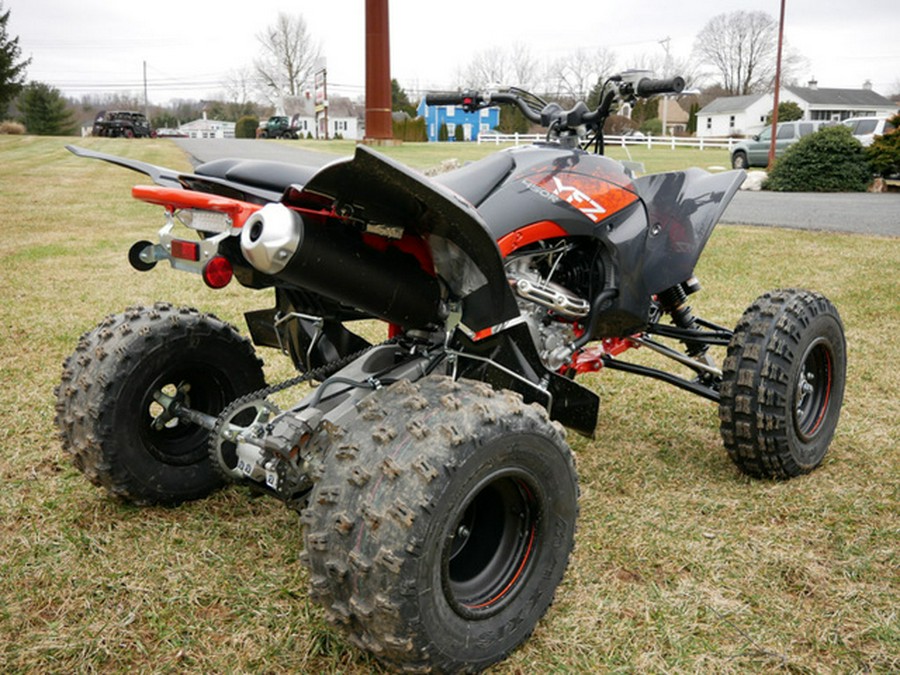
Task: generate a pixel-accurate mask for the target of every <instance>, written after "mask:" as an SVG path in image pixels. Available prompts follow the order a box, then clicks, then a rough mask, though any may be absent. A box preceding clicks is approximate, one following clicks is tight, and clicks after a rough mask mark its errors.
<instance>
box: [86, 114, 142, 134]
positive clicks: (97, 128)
mask: <svg viewBox="0 0 900 675" xmlns="http://www.w3.org/2000/svg"><path fill="white" fill-rule="evenodd" d="M91 134H92V135H93V136H110V137H117V136H124V137H125V138H150V137H151V136H153V135H154V133H153V129H152V128H151V127H150V122H149V121H148V120H147V117H146V116H145V115H144V113H141V112H135V111H132V110H101V111H100V112H99V113H97V117H95V118H94V127H93V129H92V131H91Z"/></svg>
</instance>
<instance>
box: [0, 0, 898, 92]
mask: <svg viewBox="0 0 900 675" xmlns="http://www.w3.org/2000/svg"><path fill="white" fill-rule="evenodd" d="M785 3H786V5H785V6H786V10H785V39H786V44H788V45H789V46H790V47H791V48H792V49H793V50H795V51H796V52H799V54H800V55H801V56H803V57H804V58H805V59H806V60H807V67H806V68H804V69H802V70H801V71H800V72H799V73H798V76H799V80H800V81H801V83H805V82H806V81H807V80H809V79H813V78H815V79H816V80H817V81H818V84H819V87H822V88H853V89H858V88H861V87H862V86H863V83H864V82H865V81H866V80H869V81H871V82H872V85H873V88H874V89H875V91H877V92H879V93H881V94H884V95H891V94H894V93H898V92H900V38H898V35H900V2H897V0H854V1H853V2H848V1H847V0H785ZM0 4H2V6H3V8H4V9H8V10H11V15H10V20H9V23H8V24H7V30H8V34H9V36H10V37H16V36H18V38H19V46H20V48H21V50H22V58H29V57H30V58H31V59H32V62H31V65H30V66H29V67H28V72H27V79H28V80H29V81H40V82H45V83H47V84H50V85H52V86H54V87H56V88H57V89H59V90H60V91H61V92H62V93H63V94H64V95H66V96H75V97H81V96H82V95H85V94H96V95H102V94H104V93H110V92H115V93H122V94H134V95H135V96H138V97H143V91H144V71H145V68H146V82H147V94H148V98H149V102H150V103H151V104H166V103H168V102H169V101H171V100H173V99H193V100H203V99H207V98H208V99H213V98H221V97H222V92H223V91H224V87H223V82H226V81H228V79H229V78H230V77H231V75H232V74H233V73H234V72H235V71H237V70H239V69H241V68H244V67H247V66H249V65H251V64H252V62H253V59H254V58H255V57H256V56H257V55H258V54H259V51H260V48H259V43H258V41H257V35H259V34H260V33H261V32H262V31H263V30H264V29H265V28H266V27H267V26H269V25H272V24H273V23H274V22H275V20H276V18H277V16H278V13H279V12H286V13H289V14H301V15H302V16H303V17H304V18H305V20H306V22H307V25H308V27H309V30H310V33H311V34H312V35H313V36H314V38H315V39H316V40H318V42H319V43H320V45H321V49H322V53H323V55H324V56H325V58H326V62H327V68H328V86H329V94H330V95H334V94H335V93H337V94H341V95H345V96H350V97H351V98H357V97H360V96H362V94H363V93H364V83H365V61H364V59H365V26H364V14H365V3H364V2H363V0H327V1H326V2H315V3H314V2H309V1H308V0H295V1H294V2H288V1H285V0H252V2H246V3H236V2H222V0H217V1H216V2H211V1H209V0H149V1H146V2H140V3H137V2H131V1H128V0H77V2H76V1H74V0H0ZM780 7H781V0H715V1H714V2H705V1H700V0H687V1H685V2H673V1H672V0H626V1H625V2H622V1H616V2H610V1H609V0H606V1H603V0H591V1H590V2H571V3H557V2H547V1H543V2H537V1H535V0H514V1H513V2H497V1H495V2H489V1H487V0H454V1H453V2H442V3H435V2H423V1H422V0H419V1H416V0H392V1H391V2H390V38H391V75H392V77H394V78H396V79H397V80H398V81H399V82H400V84H401V86H403V87H404V88H405V89H407V91H410V92H418V91H425V90H439V89H452V88H455V85H456V83H457V78H456V76H457V75H458V73H459V72H460V71H461V70H462V69H464V67H465V66H466V64H467V63H468V62H469V61H470V60H471V58H472V55H473V54H475V53H477V52H483V51H485V50H487V49H491V48H495V47H496V48H501V49H509V50H511V49H512V46H513V45H514V44H516V43H519V44H525V45H527V46H528V48H529V50H530V52H531V54H532V56H533V57H535V58H536V59H537V60H538V61H539V62H550V61H553V60H555V59H558V58H559V57H561V56H563V55H565V54H566V53H571V52H572V51H574V50H575V49H577V48H583V49H587V50H590V51H593V50H595V49H597V48H598V47H605V48H607V49H609V50H611V51H613V52H614V53H615V54H616V55H617V59H618V60H617V63H618V65H619V66H620V67H622V68H623V69H624V68H625V67H628V66H629V65H633V64H634V62H635V61H636V59H638V58H640V57H641V55H645V56H649V57H654V56H655V57H656V58H660V57H662V56H664V55H665V51H664V47H663V41H665V40H666V39H669V42H668V43H667V44H668V46H669V49H670V54H671V56H672V57H673V58H675V59H687V58H689V57H690V54H691V50H692V47H693V44H694V41H695V38H696V36H697V34H698V33H699V32H700V31H701V30H702V28H703V27H704V25H705V24H706V23H707V22H708V21H709V20H710V19H711V18H712V17H714V16H716V15H718V14H723V13H727V12H731V11H735V10H739V9H740V10H745V11H754V10H760V11H763V12H766V13H767V14H769V15H771V16H772V17H773V18H774V19H776V20H777V19H778V15H779V12H780ZM504 84H515V83H504Z"/></svg>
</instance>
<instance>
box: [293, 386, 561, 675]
mask: <svg viewBox="0 0 900 675" xmlns="http://www.w3.org/2000/svg"><path fill="white" fill-rule="evenodd" d="M361 408H362V410H361V414H360V416H359V418H357V420H356V421H354V422H353V423H352V424H351V425H350V426H349V428H347V429H346V430H345V431H344V433H343V434H342V435H341V436H340V438H339V439H338V440H336V441H335V444H334V446H333V448H332V449H331V451H330V455H329V457H328V461H327V462H325V464H324V468H323V471H322V477H321V479H320V480H319V482H318V483H317V484H316V487H315V488H314V490H313V493H312V496H311V499H310V507H309V508H308V509H306V510H305V511H304V513H303V520H304V523H305V524H306V535H305V541H306V553H305V556H304V557H305V559H306V561H307V564H308V565H309V567H310V585H311V590H310V595H311V597H312V598H313V599H315V600H316V601H318V602H319V603H321V604H322V606H323V607H324V609H325V614H326V617H327V618H328V619H329V620H330V621H331V622H332V623H334V624H336V625H338V626H340V627H341V628H342V629H343V630H345V631H346V633H347V635H348V637H349V639H350V640H351V641H352V642H354V643H355V644H357V645H358V646H360V647H362V648H364V649H366V650H368V651H371V652H372V653H374V654H375V655H376V656H377V657H378V658H379V659H381V660H382V661H384V662H386V663H387V664H389V665H391V666H394V667H397V668H403V669H410V670H422V671H423V672H424V671H425V670H435V671H437V672H444V671H449V672H456V671H459V670H480V669H482V668H485V667H487V666H488V665H490V664H491V663H494V662H496V661H498V660H500V659H502V658H504V657H505V656H506V655H507V654H509V653H510V652H511V651H512V650H513V649H515V648H516V647H517V646H518V645H519V644H521V643H522V642H523V641H524V640H525V639H526V638H527V637H528V636H529V635H530V634H531V632H532V630H533V629H534V626H535V625H536V623H537V622H538V620H539V619H540V617H541V616H542V615H543V614H544V612H545V611H546V610H547V608H548V607H549V605H550V603H551V601H552V599H553V594H554V591H555V589H556V587H557V585H558V584H559V582H560V580H561V579H562V577H563V573H564V572H565V568H566V565H567V564H568V558H569V553H570V552H571V549H572V544H573V540H574V530H575V520H576V516H577V497H578V485H577V479H576V476H575V469H574V465H573V461H572V455H571V452H570V450H569V448H568V446H567V445H566V443H565V441H564V440H563V437H562V434H561V433H560V431H559V430H558V429H557V427H556V426H555V425H553V424H552V423H551V422H550V421H549V420H548V418H547V416H546V412H545V411H544V410H543V409H541V408H539V407H537V406H526V405H525V404H524V403H523V402H522V400H521V397H519V396H518V395H517V394H513V393H510V392H494V391H493V390H492V389H491V388H490V387H489V386H487V385H484V384H481V383H474V382H465V381H463V382H454V381H453V380H450V379H448V378H439V377H428V378H425V379H423V380H420V381H419V382H416V383H414V384H411V383H409V382H400V383H397V384H395V385H393V386H391V387H389V388H386V389H382V390H379V391H377V392H375V393H374V394H373V395H372V396H371V397H370V398H369V399H367V400H366V401H365V402H364V405H362V406H361Z"/></svg>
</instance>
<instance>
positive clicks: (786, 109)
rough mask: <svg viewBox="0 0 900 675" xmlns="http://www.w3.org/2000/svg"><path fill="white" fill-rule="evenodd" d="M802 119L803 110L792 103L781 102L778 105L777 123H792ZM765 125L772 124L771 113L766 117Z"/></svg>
mask: <svg viewBox="0 0 900 675" xmlns="http://www.w3.org/2000/svg"><path fill="white" fill-rule="evenodd" d="M802 119H803V108H801V107H800V106H799V105H798V104H796V103H794V102H793V101H782V102H781V103H779V104H778V121H779V122H794V121H796V120H802ZM766 124H772V111H771V110H770V111H769V114H768V115H766Z"/></svg>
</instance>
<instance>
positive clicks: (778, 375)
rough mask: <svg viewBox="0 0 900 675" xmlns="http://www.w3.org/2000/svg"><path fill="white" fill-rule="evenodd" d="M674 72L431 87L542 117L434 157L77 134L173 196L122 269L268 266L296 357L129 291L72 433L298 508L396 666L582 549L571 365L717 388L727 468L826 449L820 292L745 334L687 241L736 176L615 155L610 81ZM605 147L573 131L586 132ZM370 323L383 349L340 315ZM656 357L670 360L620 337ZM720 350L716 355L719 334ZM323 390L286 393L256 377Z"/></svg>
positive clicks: (447, 98) (96, 348)
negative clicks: (696, 301) (174, 144)
mask: <svg viewBox="0 0 900 675" xmlns="http://www.w3.org/2000/svg"><path fill="white" fill-rule="evenodd" d="M683 86H684V82H683V80H681V78H675V79H672V80H650V79H648V78H646V77H643V76H642V75H641V74H637V73H624V74H622V75H620V76H617V77H613V78H610V80H609V81H607V82H606V84H605V85H604V89H603V94H602V97H601V101H600V104H599V106H598V108H597V109H595V110H590V109H588V107H587V106H586V105H585V104H583V103H579V104H578V105H576V106H575V107H574V108H572V109H571V110H564V109H562V108H561V107H560V106H559V105H556V104H553V103H549V104H548V103H546V102H545V101H543V100H542V99H540V98H538V97H537V96H534V95H533V94H529V93H527V92H524V91H521V90H517V89H508V90H504V91H501V92H494V93H490V94H482V93H477V92H469V93H463V94H447V95H433V96H430V97H429V98H428V102H429V103H431V104H449V103H456V104H461V105H463V106H465V107H466V108H467V109H469V110H478V109H480V108H483V107H486V106H491V105H496V104H512V105H516V106H518V108H519V109H520V110H521V111H522V113H523V114H524V115H525V116H526V117H527V118H528V119H529V120H531V121H533V122H536V123H540V124H542V125H543V126H544V127H546V128H547V129H548V133H547V140H546V142H543V143H538V144H536V145H534V146H533V147H526V148H515V149H511V150H507V151H503V152H499V153H497V154H495V155H493V156H491V157H488V158H487V159H484V160H482V161H479V162H474V163H472V164H469V165H467V166H465V167H463V168H461V169H459V170H457V171H454V172H451V173H448V174H445V175H443V176H441V177H439V178H437V179H433V180H432V179H428V178H425V177H424V176H422V175H420V174H418V173H416V172H414V171H411V170H409V169H407V168H405V167H403V166H401V165H399V164H398V163H396V162H394V161H392V160H390V159H388V158H386V157H383V156H381V155H380V154H378V153H376V152H374V151H372V150H370V149H368V148H366V147H364V146H360V147H358V148H357V150H356V153H355V156H354V157H353V158H351V159H346V160H340V161H337V162H334V163H332V164H330V165H328V166H326V167H324V168H322V169H320V170H316V169H311V168H306V167H297V166H291V165H285V164H276V163H270V162H256V161H240V160H221V161H215V162H210V163H208V164H204V165H201V166H199V167H197V169H196V170H195V172H194V173H193V174H184V173H180V172H177V171H172V170H169V169H165V168H162V167H157V166H152V165H149V164H144V163H141V162H137V161H133V160H129V159H123V158H116V157H111V156H108V155H103V154H100V153H96V152H90V151H86V150H82V149H74V148H73V152H75V153H76V154H78V155H81V156H88V157H95V158H100V159H104V160H106V161H111V162H114V163H118V164H120V165H123V166H126V167H128V168H131V169H134V170H137V171H140V172H143V173H145V174H147V175H148V176H150V177H151V178H152V180H153V182H154V183H155V184H156V185H155V186H150V187H148V186H138V187H135V188H134V191H133V194H134V196H135V197H136V198H138V199H141V200H144V201H147V202H149V203H152V204H157V205H160V206H163V207H164V209H165V218H166V222H165V225H164V226H163V227H162V229H161V230H160V231H159V236H158V242H156V243H153V242H149V241H141V242H137V243H136V244H135V245H134V246H133V247H132V249H131V251H130V254H129V259H130V260H131V264H132V265H133V266H134V267H135V268H136V269H138V270H149V269H151V268H152V267H153V266H154V265H155V264H156V263H157V262H159V261H162V260H165V261H168V262H169V263H170V264H171V265H172V266H173V267H174V268H176V269H179V270H183V271H188V272H195V273H197V274H199V275H200V276H201V277H202V279H203V280H204V282H205V283H206V284H207V285H208V286H209V287H211V288H221V287H223V286H225V285H226V284H228V283H229V282H230V280H231V279H232V278H236V279H237V280H238V282H239V283H241V284H242V285H244V286H246V287H248V288H253V289H261V288H273V289H274V291H275V292H274V296H275V298H274V306H273V307H271V308H267V309H260V310H255V311H251V312H249V313H248V314H247V315H246V318H247V323H248V326H249V330H250V335H251V336H252V340H253V343H255V344H256V345H260V346H268V347H275V348H277V349H280V350H281V351H283V352H285V353H287V354H288V355H289V356H290V358H291V359H292V360H293V362H294V364H295V365H296V367H297V369H298V370H299V371H300V374H299V375H298V376H297V377H295V378H293V379H292V380H289V381H287V382H284V383H280V384H275V385H269V386H267V385H266V384H265V382H264V379H263V373H262V369H261V363H260V361H259V359H258V358H257V357H256V355H255V351H254V347H253V345H251V343H250V341H249V340H247V339H246V338H244V337H241V336H240V335H239V334H238V333H237V331H236V330H235V329H234V328H232V327H231V326H229V325H226V324H225V323H223V322H222V321H220V320H218V319H216V318H215V317H213V316H211V315H208V314H204V313H201V312H198V311H197V310H194V309H190V308H178V307H173V306H171V305H168V304H163V303H160V304H157V305H155V306H153V307H135V308H131V309H128V310H126V311H125V312H124V313H121V314H116V315H112V316H109V317H107V318H106V319H105V320H104V321H103V322H101V323H100V325H99V326H98V327H97V328H95V329H93V330H91V331H89V332H88V333H86V334H85V335H84V336H83V337H82V338H81V340H80V342H79V344H78V347H77V348H76V351H75V353H74V354H73V355H72V356H71V357H70V358H69V359H68V360H67V361H66V364H65V367H64V373H63V382H62V384H61V385H60V386H59V388H58V403H57V411H58V414H57V423H58V426H59V429H60V433H61V436H62V441H63V445H64V447H65V448H66V450H68V451H69V452H70V453H71V454H72V455H73V456H74V459H75V463H76V465H77V466H78V467H79V468H80V469H81V470H82V471H83V472H84V473H85V474H86V475H87V476H88V477H89V478H90V479H91V480H92V481H93V482H94V483H95V484H97V485H100V486H102V487H105V488H106V489H107V490H108V491H110V492H111V493H113V494H115V495H117V496H119V497H121V498H123V499H126V500H129V501H131V502H134V503H139V504H151V503H153V504H177V503H179V502H182V501H185V500H189V499H196V498H199V497H202V496H204V495H206V494H208V493H210V492H211V491H213V490H215V489H217V488H219V487H221V486H222V485H224V484H226V483H228V482H240V483H248V482H249V483H257V484H259V485H261V486H264V489H265V490H267V491H269V492H270V493H271V494H273V495H275V496H278V497H280V498H281V499H283V500H284V501H285V502H286V503H287V504H289V505H291V506H293V507H295V508H297V509H298V510H300V513H301V520H302V522H303V524H304V527H305V534H304V541H305V553H304V557H303V560H304V564H305V565H306V566H307V567H308V570H309V583H310V596H311V597H312V598H313V599H314V600H315V601H316V602H318V603H319V604H320V605H321V606H322V608H323V611H324V612H325V615H326V616H327V618H328V619H329V620H330V621H331V622H332V623H334V624H335V625H337V626H339V627H340V628H341V629H343V630H344V631H345V633H346V634H347V637H348V639H350V640H351V641H352V642H353V643H354V644H356V645H358V646H360V647H361V648H363V649H365V650H368V651H370V652H372V653H373V654H374V655H375V656H376V657H377V658H379V659H380V660H382V661H383V662H384V663H386V664H389V665H391V666H394V667H397V668H403V669H411V670H429V669H430V670H435V671H458V670H478V669H481V668H484V667H486V666H488V665H489V664H491V663H494V662H496V661H498V660H500V659H502V658H504V657H505V656H506V655H507V654H509V653H510V652H511V651H512V650H513V649H515V648H516V647H517V646H518V645H519V644H521V643H522V642H523V641H524V640H525V639H526V638H527V637H528V635H529V634H530V633H531V632H532V630H533V629H534V627H535V624H536V623H537V621H538V620H539V619H540V617H541V616H542V615H543V614H544V612H545V611H546V610H547V608H548V606H549V605H550V602H551V600H552V598H553V594H554V591H555V589H556V587H557V585H558V584H559V582H560V580H561V579H562V577H563V574H564V572H565V569H566V566H567V564H568V559H569V554H570V552H571V550H572V546H573V540H574V532H575V521H576V518H577V514H578V482H577V477H576V472H575V465H574V462H573V458H572V453H571V451H570V449H569V446H568V445H567V444H566V440H565V434H564V431H563V427H568V428H569V429H572V430H574V431H576V432H579V433H582V434H586V435H589V436H590V435H592V434H593V433H594V430H595V426H596V421H597V414H598V396H597V394H596V393H594V392H593V391H591V390H589V389H587V388H585V387H584V386H582V385H581V384H579V383H578V382H577V376H578V375H579V374H582V373H586V372H595V371H598V370H602V369H605V368H612V369H616V370H624V371H626V372H630V373H634V374H636V375H643V376H648V377H653V378H658V379H661V380H663V381H666V382H668V383H670V384H673V385H675V386H677V387H680V388H682V389H684V390H686V391H688V392H691V393H693V394H696V395H699V396H702V397H704V398H707V399H709V400H711V401H714V402H716V403H717V404H718V407H719V418H720V420H721V426H720V428H721V435H722V439H723V442H724V444H725V448H726V449H727V451H728V453H729V455H730V456H731V458H732V459H733V460H734V462H735V464H736V465H737V466H738V467H739V468H740V470H741V471H743V472H745V473H748V474H750V475H753V476H758V477H765V478H790V477H792V476H797V475H799V474H804V473H807V472H809V471H812V470H813V469H814V468H815V467H817V466H818V465H819V464H820V463H821V462H822V460H823V457H824V455H825V453H826V451H827V449H828V446H829V443H830V441H831V439H832V436H833V434H834V431H835V427H836V425H837V422H838V415H839V412H840V408H841V402H842V397H843V393H844V378H845V370H846V347H845V340H844V331H843V327H842V324H841V320H840V317H839V316H838V312H837V310H836V309H835V308H834V307H833V306H832V304H831V303H830V302H829V301H828V300H827V299H825V298H824V297H822V296H821V295H819V294H817V293H815V292H812V291H805V290H794V289H783V290H776V291H771V292H768V293H765V294H763V295H762V296H760V297H759V299H758V300H756V301H755V302H754V303H753V304H752V305H751V306H750V307H749V308H748V309H747V310H746V312H745V313H744V315H743V317H742V318H741V319H740V320H739V321H738V323H737V327H736V328H735V329H734V330H733V331H732V330H730V329H728V328H725V327H722V326H720V325H716V324H715V323H713V322H711V321H708V320H705V319H702V318H700V317H698V316H696V315H695V314H694V312H693V311H692V309H691V307H690V306H689V304H688V298H689V296H690V295H691V294H693V293H695V292H697V291H698V290H699V289H700V284H699V282H698V281H697V280H696V278H695V277H694V268H695V265H696V263H697V260H698V258H699V256H700V254H701V252H702V250H703V248H704V246H705V244H706V242H707V240H708V239H709V237H710V234H711V232H712V229H713V227H714V226H715V224H716V222H717V221H718V219H719V217H720V216H721V214H722V212H723V211H724V209H725V207H726V206H727V204H728V202H729V200H730V199H731V198H732V196H733V195H734V193H735V191H736V190H737V189H738V186H739V185H740V184H741V182H742V181H743V179H744V172H743V171H731V172H727V173H720V174H709V173H706V172H704V171H701V170H698V169H691V170H688V171H675V172H669V173H663V174H657V175H649V176H642V177H639V178H634V177H633V176H632V175H630V174H629V173H628V172H627V171H626V170H625V169H624V168H623V167H622V165H621V164H619V163H618V162H615V161H612V160H611V159H608V158H606V157H604V156H603V155H602V152H603V132H602V129H603V123H604V121H605V120H606V118H607V117H608V115H610V114H611V113H612V112H613V111H614V110H615V109H616V106H617V105H618V104H619V103H621V102H632V101H633V100H634V99H635V98H637V97H649V96H653V95H656V94H664V93H677V92H679V91H681V89H682V87H683ZM589 149H593V150H594V151H595V152H594V153H590V152H588V151H587V150H589ZM361 318H378V319H382V320H384V321H385V322H386V323H387V324H388V330H387V339H386V340H385V341H384V342H383V343H381V344H377V345H370V344H368V343H367V342H366V341H365V340H364V339H362V338H361V337H359V336H357V335H355V334H354V333H352V332H351V331H350V329H349V328H348V326H347V324H348V322H350V321H353V320H356V319H361ZM637 347H640V348H645V349H650V350H653V351H655V352H659V353H660V354H662V355H663V356H665V357H667V358H669V359H671V361H672V362H673V363H674V364H677V365H678V366H679V367H683V366H687V368H688V369H690V371H692V372H693V375H692V376H691V377H690V378H685V377H682V376H679V375H677V374H675V373H674V372H668V371H663V370H660V369H656V368H651V367H648V366H644V365H638V364H635V363H632V362H628V361H625V360H623V359H622V358H621V357H622V356H623V355H624V354H626V353H627V352H628V351H629V350H631V349H634V348H637ZM716 348H724V350H725V355H724V359H722V360H721V361H717V360H716V358H715V357H714V351H716ZM300 382H312V383H316V385H317V386H315V388H313V389H312V390H311V392H310V393H308V394H306V395H305V396H303V397H301V398H300V399H299V400H298V401H297V402H296V403H295V404H294V405H292V406H290V407H289V408H288V409H287V410H281V409H279V408H278V407H277V406H276V405H275V404H274V403H273V402H272V400H271V396H272V394H273V393H275V392H277V391H283V390H285V389H287V388H289V387H292V386H294V385H296V384H298V383H300Z"/></svg>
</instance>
